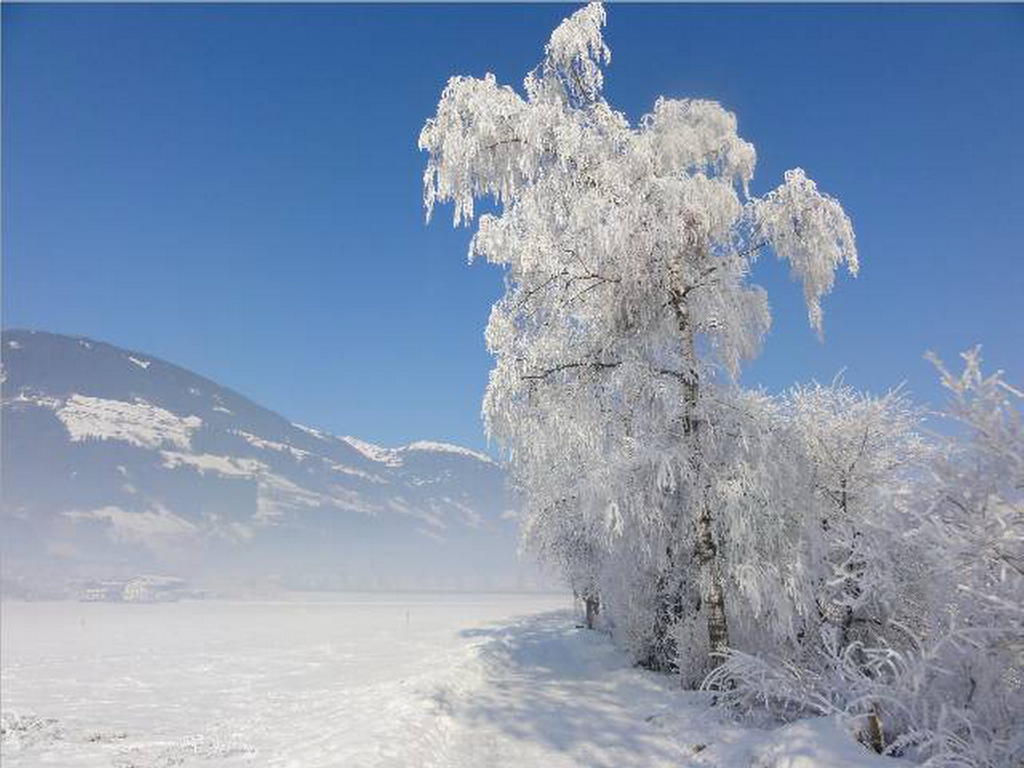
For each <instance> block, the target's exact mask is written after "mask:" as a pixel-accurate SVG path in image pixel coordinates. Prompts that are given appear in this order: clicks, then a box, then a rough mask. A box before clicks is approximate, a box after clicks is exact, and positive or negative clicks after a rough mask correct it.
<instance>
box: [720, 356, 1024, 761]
mask: <svg viewBox="0 0 1024 768" xmlns="http://www.w3.org/2000/svg"><path fill="white" fill-rule="evenodd" d="M964 359H965V363H966V365H965V368H964V371H963V372H962V373H961V374H958V375H954V374H951V373H950V372H949V371H947V370H946V369H945V368H943V367H942V366H941V364H939V363H938V362H937V361H936V363H937V365H938V366H939V370H940V373H941V376H942V381H943V384H944V385H945V386H946V388H947V389H948V390H949V391H950V392H951V394H952V398H951V403H950V406H949V408H948V410H947V411H946V413H945V414H944V415H945V416H947V417H949V418H951V419H953V420H955V422H956V423H957V424H958V425H959V429H958V431H957V432H956V433H955V434H954V435H953V436H952V437H948V438H941V439H937V442H938V443H939V444H938V445H936V446H933V447H930V448H929V447H927V446H925V445H923V444H922V443H921V442H920V440H919V439H918V438H917V436H916V432H915V430H914V429H913V426H914V419H915V412H914V411H913V409H910V408H909V407H907V406H906V405H905V404H902V403H901V400H902V399H901V398H899V397H898V396H896V397H895V399H891V398H893V396H890V398H883V399H880V400H874V399H871V398H865V397H863V396H860V395H855V394H854V393H852V392H851V391H849V390H846V389H845V388H843V387H839V388H838V389H837V388H836V387H833V388H831V390H827V389H823V388H815V389H813V390H807V389H803V390H796V391H795V392H794V393H792V394H791V395H790V398H789V400H790V408H791V409H792V410H791V418H792V421H793V423H794V424H795V425H796V427H797V433H798V434H803V435H804V436H805V442H807V444H809V445H817V446H818V447H817V449H816V450H815V451H813V452H812V454H813V455H815V456H817V457H819V458H821V459H823V460H824V463H822V462H818V461H816V462H815V466H816V469H815V471H814V472H813V473H812V475H811V477H812V478H814V479H813V480H812V485H814V486H815V487H816V489H817V493H818V495H823V497H824V498H825V499H826V504H825V505H824V507H821V506H817V507H816V506H814V505H813V504H810V505H809V507H808V508H809V509H813V510H814V512H813V515H812V516H811V517H810V518H809V519H808V521H807V524H806V526H805V538H806V540H807V541H808V542H813V544H812V546H810V547H809V549H808V551H809V552H816V553H817V554H816V555H814V556H812V557H811V558H810V560H809V561H808V568H807V578H806V580H805V583H806V584H807V585H808V586H809V587H810V590H811V594H812V595H813V600H814V603H815V606H816V607H817V621H814V620H813V619H814V614H811V616H810V617H809V618H810V619H811V620H810V621H808V623H807V628H806V630H804V631H803V632H802V636H801V638H800V642H798V643H797V644H795V645H792V646H790V647H788V648H786V647H784V648H781V649H779V650H777V651H775V652H767V653H765V652H763V650H759V649H757V648H755V649H753V650H752V649H750V648H742V647H741V646H735V647H734V648H733V649H731V650H730V652H729V654H728V658H727V660H726V662H725V663H724V664H723V665H722V666H720V667H719V668H718V669H716V670H715V671H714V672H713V673H712V674H711V675H710V676H709V677H708V678H707V679H706V680H705V686H706V687H708V688H711V689H715V690H718V691H719V694H720V696H721V698H722V700H723V701H724V702H725V703H728V704H731V705H734V706H736V707H737V708H738V709H739V710H740V711H744V712H751V711H757V710H761V711H763V710H765V709H767V710H769V711H771V712H773V713H775V714H777V715H781V716H789V717H794V716H803V715H807V714H819V715H841V716H844V717H846V718H849V719H850V720H851V722H852V723H853V724H854V725H855V726H856V727H857V728H859V729H860V731H861V733H862V735H863V738H864V739H865V741H867V742H869V743H872V745H873V746H876V747H877V748H880V749H882V750H884V751H885V752H886V753H887V754H894V755H896V754H899V755H906V756H910V757H914V758H917V759H919V760H921V761H923V762H924V764H926V765H930V766H986V767H991V768H1019V766H1020V765H1021V762H1022V760H1024V680H1022V668H1024V572H1022V564H1024V505H1022V496H1024V430H1022V427H1021V419H1020V410H1019V403H1020V399H1021V393H1020V392H1019V391H1018V390H1016V389H1014V388H1012V387H1011V386H1009V385H1008V384H1007V383H1006V382H1005V380H1004V379H1003V378H1002V376H1001V374H995V375H992V376H988V377H985V376H984V375H983V374H982V373H981V367H980V357H979V355H978V353H977V350H975V351H972V352H968V353H966V354H965V355H964ZM851 398H852V400H851ZM830 413H831V414H832V417H830V416H829V414H830ZM804 416H808V417H811V418H809V419H807V420H806V421H805V419H804ZM846 421H849V422H850V423H849V424H848V425H846V426H844V422H846ZM858 424H859V426H857V425H858ZM869 424H874V427H875V428H874V429H872V428H868V425H869ZM858 434H860V435H861V437H860V438H859V439H853V438H854V437H855V436H856V435H858ZM844 435H846V437H844ZM822 439H823V440H824V442H822ZM858 442H860V443H862V444H863V445H864V446H865V447H866V450H862V449H861V448H860V447H858ZM851 451H852V452H853V454H855V455H857V456H862V457H867V461H866V463H863V464H862V466H861V468H860V469H859V470H858V472H859V473H863V474H862V475H860V477H859V478H858V477H857V474H858V473H853V474H851V473H850V472H848V471H847V469H849V468H854V467H855V464H854V463H851V462H848V461H847V459H846V458H840V457H842V456H844V455H845V456H846V457H847V458H848V457H849V456H850V455H851ZM834 459H839V460H838V461H833V460H834ZM900 468H902V470H900ZM837 469H838V470H841V471H838V472H837V471H836V470H837ZM837 490H845V491H846V492H847V493H846V495H845V496H843V495H841V494H837ZM814 496H815V494H812V495H811V497H810V499H811V500H813V498H814ZM828 502H831V505H830V504H829V503H828ZM851 512H856V514H855V515H850V514H849V513H851ZM819 515H824V516H823V517H821V518H820V523H819V520H818V516H819ZM833 515H838V517H834V516H833ZM815 563H817V568H815V567H814V564H815ZM851 564H852V565H853V566H854V567H852V568H851ZM762 648H763V646H762Z"/></svg>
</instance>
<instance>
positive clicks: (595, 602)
mask: <svg viewBox="0 0 1024 768" xmlns="http://www.w3.org/2000/svg"><path fill="white" fill-rule="evenodd" d="M583 605H584V606H585V608H586V615H587V629H593V628H594V622H596V621H597V616H598V614H599V613H600V612H601V598H600V597H599V596H598V595H587V596H586V597H584V598H583Z"/></svg>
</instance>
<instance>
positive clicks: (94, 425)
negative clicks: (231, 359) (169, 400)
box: [57, 394, 203, 449]
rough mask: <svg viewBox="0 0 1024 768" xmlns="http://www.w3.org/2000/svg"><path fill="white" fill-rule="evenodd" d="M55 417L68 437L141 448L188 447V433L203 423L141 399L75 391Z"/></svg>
mask: <svg viewBox="0 0 1024 768" xmlns="http://www.w3.org/2000/svg"><path fill="white" fill-rule="evenodd" d="M57 418H59V419H60V420H61V422H63V424H64V426H65V427H67V430H68V433H69V434H70V435H71V439H72V440H75V441H77V440H87V439H89V438H94V439H97V440H123V441H125V442H127V443H131V444H132V445H137V446H140V447H143V448H157V447H159V446H161V445H165V444H170V445H173V446H176V447H178V448H183V449H188V448H189V447H190V445H191V438H192V433H193V432H195V431H196V430H197V429H199V427H201V426H202V425H203V422H202V419H200V418H199V417H198V416H186V417H185V418H179V417H178V416H175V415H174V414H173V413H171V412H170V411H167V410H164V409H163V408H160V407H158V406H155V405H152V404H150V403H147V402H145V401H144V400H136V401H135V402H133V403H129V402H127V401H125V400H107V399H105V398H102V397H88V396H86V395H77V394H76V395H72V396H71V397H69V398H68V399H67V401H66V402H65V403H64V405H63V406H62V407H60V408H58V409H57Z"/></svg>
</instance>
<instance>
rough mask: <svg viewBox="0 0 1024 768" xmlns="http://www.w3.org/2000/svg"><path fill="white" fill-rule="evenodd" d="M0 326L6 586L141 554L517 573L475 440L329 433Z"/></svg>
mask: <svg viewBox="0 0 1024 768" xmlns="http://www.w3.org/2000/svg"><path fill="white" fill-rule="evenodd" d="M2 344H3V347H2V351H3V376H4V381H3V476H2V479H3V497H2V505H0V514H2V525H3V529H4V531H3V533H4V535H3V545H2V547H3V549H2V555H3V569H4V578H5V583H6V586H7V589H8V591H10V590H12V589H22V588H43V587H45V588H46V589H51V590H52V589H53V588H54V586H55V585H61V584H63V585H67V584H69V583H72V582H74V581H75V580H81V579H85V578H124V577H128V576H131V575H134V574H137V573H139V572H140V569H147V570H149V571H157V572H160V573H165V574H170V575H177V576H185V577H188V578H189V579H190V581H191V582H193V583H195V584H201V585H204V586H207V587H211V586H212V587H213V588H219V589H225V588H230V589H232V590H234V591H237V590H238V589H241V588H244V589H252V590H253V591H257V592H259V591H263V590H264V589H266V588H267V587H268V586H270V585H278V586H282V587H286V588H287V587H290V588H326V589H338V588H410V587H420V588H475V589H481V588H517V587H526V586H530V583H531V579H532V576H530V575H529V574H530V573H531V569H529V568H524V567H521V566H520V564H519V562H518V560H517V558H516V554H515V550H516V530H515V520H514V514H513V513H512V512H511V504H510V500H509V498H508V497H507V495H506V492H505V489H504V488H505V485H504V478H503V473H502V471H501V469H500V467H498V466H497V465H496V464H495V463H494V462H493V461H492V460H491V459H490V458H489V457H488V456H485V455H483V454H480V453H477V452H475V451H471V450H469V449H466V448H462V447H459V446H454V445H448V444H445V443H435V442H425V441H422V442H415V443H412V444H410V445H406V446H403V447H400V448H383V447H380V446H376V445H372V444H370V443H367V442H364V441H362V440H359V439H357V438H354V437H335V436H333V435H330V434H327V433H325V432H322V431H320V430H317V429H313V428H310V427H305V426H302V425H299V424H293V423H291V422H289V421H288V420H287V419H285V418H283V417H281V416H279V415H277V414H275V413H273V412H271V411H269V410H267V409H265V408H262V407H260V406H259V405H256V404H255V403H253V402H251V401H250V400H247V399H246V398H244V397H242V396H241V395H239V394H238V393H236V392H233V391H232V390H230V389H227V388H225V387H222V386H220V385H218V384H216V383H214V382H212V381H210V380H208V379H205V378H202V377H201V376H197V375H195V374H193V373H191V372H189V371H186V370H184V369H182V368H179V367H177V366H175V365H172V364H170V363H167V362H164V361H162V360H158V359H156V358H153V357H151V356H149V355H145V354H142V353H139V352H129V351H126V350H123V349H119V348H117V347H114V346H111V345H109V344H104V343H101V342H97V341H93V340H90V339H84V338H71V337H67V336H58V335H54V334H49V333H43V332H29V331H15V330H12V331H5V332H4V333H3V342H2ZM26 585H32V586H31V587H27V586H26Z"/></svg>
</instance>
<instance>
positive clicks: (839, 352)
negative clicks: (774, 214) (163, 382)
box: [2, 3, 1024, 447]
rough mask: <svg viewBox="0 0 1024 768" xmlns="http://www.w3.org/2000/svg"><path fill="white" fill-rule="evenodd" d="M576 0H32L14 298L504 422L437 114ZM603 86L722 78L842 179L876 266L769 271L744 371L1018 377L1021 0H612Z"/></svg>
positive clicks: (51, 319)
mask: <svg viewBox="0 0 1024 768" xmlns="http://www.w3.org/2000/svg"><path fill="white" fill-rule="evenodd" d="M570 9H571V7H570V6H563V5H413V6H396V5H378V6H356V5H306V6H296V5H285V6H269V5H255V6H252V5H250V6H242V5H209V6H199V5H165V6H139V5H121V4H113V5H102V6H88V5H68V6H60V5H11V4H8V3H5V4H4V5H3V8H2V13H3V246H4V254H3V256H4V260H3V281H4V285H3V324H4V326H5V327H28V328H36V329H43V330H50V331H56V332H61V333H68V334H81V335H87V336H92V337H95V338H98V339H102V340H105V341H110V342H113V343H115V344H119V345H123V346H127V347H130V348H134V349H139V350H142V351H145V352H148V353H151V354H154V355H157V356H160V357H163V358H165V359H167V360H170V361H172V362H176V363H179V364H181V365H184V366H186V367H188V368H191V369H193V370H195V371H197V372H199V373H201V374H204V375H207V376H209V377H211V378H213V379H215V380H217V381H219V382H221V383H223V384H225V385H227V386H230V387H233V388H235V389H237V390H239V391H241V392H242V393H243V394H246V395H248V396H250V397H252V398H253V399H255V400H256V401H257V402H260V403H262V404H264V405H267V406H269V407H270V408H272V409H274V410H277V411H279V412H281V413H283V414H285V415H286V416H288V417H289V418H292V419H294V420H296V421H300V422H303V423H308V424H311V425H315V426H319V427H323V428H326V429H329V430H331V431H334V432H338V433H348V434H355V435H359V436H361V437H364V438H366V439H370V440H375V441H378V442H381V443H384V444H398V443H402V442H406V441H409V440H413V439H418V438H432V439H447V440H452V441H455V442H460V443H463V444H467V445H471V446H478V447H479V446H483V445H484V438H483V434H482V429H481V427H480V421H479V403H480V399H481V395H482V392H483V389H484V386H485V383H486V378H487V371H488V369H489V367H490V360H489V358H488V356H487V354H486V351H485V349H484V343H483V335H482V334H483V326H484V324H485V322H486V319H487V313H488V308H489V306H490V304H491V302H492V301H493V300H494V299H495V298H496V296H497V295H498V294H499V292H500V290H501V274H500V272H499V271H498V270H497V269H495V268H493V267H488V266H484V265H476V266H474V267H472V268H471V267H468V266H467V265H466V263H465V251H466V243H467V241H468V237H469V231H468V230H464V229H463V230H453V229H452V227H451V220H450V211H447V210H443V211H441V214H440V216H439V217H437V218H435V221H434V223H433V224H431V225H430V226H425V225H424V221H423V212H422V209H421V192H420V182H421V173H422V167H423V161H424V158H423V156H421V155H420V154H419V153H418V152H417V150H416V137H417V134H418V132H419V129H420V126H421V125H422V123H423V120H424V118H426V117H427V116H429V115H430V114H432V113H433V109H434V106H435V105H436V102H437V97H438V95H439V93H440V90H441V88H442V87H443V85H444V83H445V80H446V79H447V77H448V76H449V75H452V74H473V75H482V74H483V73H484V72H486V71H488V70H490V71H493V72H495V73H496V74H497V76H498V78H499V80H501V81H504V82H511V83H515V84H518V83H520V82H521V79H522V76H523V74H524V73H525V72H526V71H527V70H528V69H529V68H531V67H532V66H533V65H534V64H535V63H536V62H537V61H538V59H539V58H540V55H541V50H542V47H543V44H544V42H545V40H546V39H547V35H548V33H549V31H550V30H551V29H552V28H553V27H554V26H555V25H556V24H557V23H558V21H559V20H560V19H561V18H563V16H565V15H566V14H567V13H568V12H570ZM608 16H609V26H608V28H607V40H608V42H609V44H610V46H611V48H612V52H613V59H612V64H611V66H610V68H609V69H608V70H607V80H606V83H607V91H606V92H607V95H608V97H609V99H610V100H611V101H612V103H613V104H615V105H616V106H617V107H618V108H620V109H623V110H624V111H625V112H626V113H627V114H628V115H630V116H631V117H633V118H636V117H638V116H639V115H641V114H642V113H643V112H644V111H645V110H646V109H647V108H648V107H649V106H650V105H651V103H652V102H653V100H654V98H655V97H656V96H657V95H659V94H665V95H670V96H699V97H705V98H714V99H718V100H720V101H722V102H723V103H724V104H725V105H726V106H727V107H728V108H730V109H732V110H735V111H736V112H737V114H738V115H739V121H740V129H741V133H742V134H743V135H744V136H745V137H746V138H747V139H749V140H751V141H753V142H754V144H755V145H756V146H757V149H758V154H759V160H760V162H759V167H758V174H757V178H756V180H755V182H756V183H755V191H759V192H763V191H765V190H766V189H768V188H769V187H771V186H774V185H775V184H776V183H778V181H779V180H780V177H781V174H782V171H783V170H784V169H786V168H789V167H793V166H796V165H800V166H802V167H804V168H805V169H806V170H807V171H808V173H809V174H810V175H811V176H812V177H813V178H815V179H817V180H818V182H819V184H820V186H821V187H822V188H823V189H824V190H826V191H828V192H830V193H832V194H834V195H836V196H837V197H839V198H840V199H841V200H842V201H843V203H844V205H845V206H846V208H847V210H848V212H849V213H850V214H851V216H852V218H853V221H854V224H855V226H856V229H857V233H858V238H859V245H860V250H861V257H862V262H863V271H862V275H861V277H860V278H859V279H857V280H855V281H854V280H849V279H843V280H841V281H840V283H839V285H838V286H837V290H836V292H835V293H834V294H833V296H832V297H830V298H829V300H828V301H827V304H826V340H825V343H824V344H822V343H819V342H818V341H817V340H816V338H815V337H814V335H813V334H812V333H811V332H810V330H809V329H808V328H807V325H806V320H805V313H804V310H803V307H802V306H801V300H800V295H799V290H798V288H797V287H796V286H795V285H793V284H791V283H789V281H788V278H787V276H786V275H785V273H784V271H783V270H782V269H780V265H778V264H775V263H765V264H764V265H762V266H759V271H758V275H757V277H758V279H759V280H760V281H761V282H762V283H763V284H764V285H765V286H766V287H767V288H768V290H769V293H770V297H771V301H772V304H773V308H774V312H775V326H774V330H773V332H772V335H771V337H770V338H769V340H768V343H767V345H766V347H765V349H764V354H763V356H762V358H761V359H760V360H759V361H758V362H757V363H756V364H755V365H753V366H752V367H751V368H750V369H749V370H748V372H747V374H746V375H745V381H746V382H747V383H750V384H763V385H765V386H767V387H769V388H771V389H778V388H781V387H783V386H785V385H787V384H789V383H791V382H793V381H796V380H806V379H810V378H812V377H818V378H830V377H831V376H832V375H833V374H834V373H835V372H836V371H837V370H839V369H840V368H843V367H846V369H847V379H848V380H849V381H851V382H852V383H855V384H857V385H860V386H864V387H868V388H871V389H875V390H880V389H885V388H887V387H889V386H891V385H893V384H897V383H899V382H901V381H906V382H907V383H908V385H909V386H910V388H911V390H912V391H913V392H914V393H915V394H917V395H918V396H919V397H920V398H921V399H923V400H926V401H932V402H934V401H936V400H937V399H938V397H939V391H938V389H937V388H936V386H935V384H934V377H933V375H932V373H931V370H930V367H929V366H928V364H927V363H925V362H924V361H923V360H922V359H921V355H922V353H923V352H925V351H926V350H927V349H929V348H931V349H935V350H937V351H939V352H940V353H942V354H943V355H945V356H947V357H952V356H953V355H955V353H956V352H957V351H958V350H961V349H963V348H965V347H967V346H970V345H972V344H974V343H975V342H982V343H983V344H984V346H985V350H986V354H987V358H988V359H989V361H990V362H991V363H992V364H993V365H997V366H999V367H1003V368H1005V369H1007V371H1008V372H1009V373H1010V375H1011V378H1012V379H1013V380H1015V381H1017V382H1021V381H1022V380H1024V354H1022V348H1024V344H1022V341H1024V339H1022V331H1021V305H1022V303H1024V278H1022V273H1024V268H1022V264H1021V258H1022V256H1024V203H1022V198H1021V195H1022V192H1024V88H1022V83H1024V6H1020V5H1018V6H1010V5H1004V6H952V5H943V6H924V5H913V6H900V7H890V6H877V5H876V6H852V5H829V6H819V7H812V6H806V5H795V6H794V5H789V6H753V7H751V6H698V5H671V6H670V5H612V6H610V7H609V9H608Z"/></svg>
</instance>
